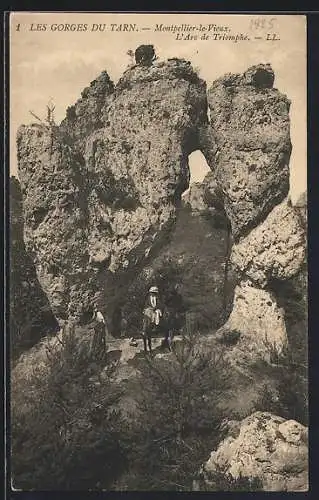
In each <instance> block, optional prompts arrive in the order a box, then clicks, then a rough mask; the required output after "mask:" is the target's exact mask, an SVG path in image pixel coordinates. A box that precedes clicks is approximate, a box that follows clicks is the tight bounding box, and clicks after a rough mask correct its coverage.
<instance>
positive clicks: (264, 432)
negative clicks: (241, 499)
mask: <svg viewBox="0 0 319 500" xmlns="http://www.w3.org/2000/svg"><path fill="white" fill-rule="evenodd" d="M307 443H308V429H307V428H306V427H305V426H303V425H302V424H300V423H299V422H296V421H295V420H285V419H284V418H282V417H279V416H276V415H273V414H271V413H268V412H255V413H253V414H252V415H250V416H249V417H247V418H245V419H244V420H242V421H241V422H239V424H238V426H237V427H236V433H235V434H234V433H230V434H229V436H227V437H226V439H224V441H222V442H221V443H220V444H219V446H218V448H217V449H216V450H215V451H213V452H212V453H211V456H210V458H209V460H208V461H207V462H206V463H205V465H204V467H203V476H204V478H205V482H206V484H207V485H208V486H209V485H213V478H214V475H215V474H216V472H218V473H220V472H222V473H223V474H228V475H230V476H231V477H232V478H234V479H238V478H239V477H240V476H242V477H245V478H248V479H250V480H251V481H252V480H256V479H257V480H258V481H259V482H260V483H261V487H262V489H263V490H265V491H296V492H301V491H307V490H308V446H307Z"/></svg>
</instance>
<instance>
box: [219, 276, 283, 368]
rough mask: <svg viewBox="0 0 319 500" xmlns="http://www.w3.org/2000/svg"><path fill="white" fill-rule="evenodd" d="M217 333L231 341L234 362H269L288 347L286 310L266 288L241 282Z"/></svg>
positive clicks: (237, 363)
mask: <svg viewBox="0 0 319 500" xmlns="http://www.w3.org/2000/svg"><path fill="white" fill-rule="evenodd" d="M216 336H217V339H220V341H221V342H223V343H225V344H228V345H230V346H232V345H233V347H232V349H231V353H230V356H229V357H230V359H231V361H232V363H235V364H236V365H240V366H241V367H242V366H244V367H247V366H249V365H250V364H252V363H254V362H255V361H256V360H257V359H258V358H259V359H264V360H267V361H269V362H271V361H273V356H276V355H277V354H278V355H280V354H281V353H282V352H283V351H284V349H285V348H286V347H287V332H286V325H285V312H284V310H283V309H281V308H279V307H278V305H277V302H276V299H275V298H274V296H273V295H272V294H270V293H269V292H268V291H266V290H262V289H260V288H256V287H254V286H253V285H252V284H251V283H250V282H241V283H240V284H239V285H238V286H237V287H236V288H235V296H234V302H233V309H232V312H231V313H230V316H229V318H228V320H227V321H226V323H225V324H224V325H223V326H222V327H221V328H220V329H219V331H218V332H217V334H216Z"/></svg>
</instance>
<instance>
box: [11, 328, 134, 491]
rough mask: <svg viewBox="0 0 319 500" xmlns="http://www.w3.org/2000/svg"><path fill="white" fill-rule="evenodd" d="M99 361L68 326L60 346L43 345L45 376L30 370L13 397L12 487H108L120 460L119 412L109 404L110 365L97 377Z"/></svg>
mask: <svg viewBox="0 0 319 500" xmlns="http://www.w3.org/2000/svg"><path fill="white" fill-rule="evenodd" d="M102 363H103V361H95V360H94V359H92V358H91V357H90V354H89V351H83V350H82V352H81V353H78V352H77V349H76V339H75V335H74V329H73V328H71V329H70V330H69V332H65V335H64V338H63V340H62V346H61V349H54V350H51V351H48V365H49V372H48V375H47V377H44V376H43V373H42V374H41V373H36V372H35V373H34V375H33V377H32V380H31V382H30V383H29V389H30V391H29V392H26V393H25V394H24V396H23V399H24V401H23V403H24V404H23V405H21V401H18V400H14V399H13V400H12V426H11V431H12V442H11V452H12V477H13V484H14V487H16V488H21V489H29V490H30V489H31V490H34V489H35V490H56V489H60V490H72V489H77V490H81V489H83V490H87V489H94V488H108V487H109V486H110V484H111V482H112V481H113V480H114V477H116V475H117V473H118V472H119V469H121V468H122V467H124V466H125V454H124V448H123V447H122V445H121V442H120V432H119V429H120V426H121V415H120V413H119V412H118V411H116V410H115V409H114V404H115V403H116V402H117V401H118V399H119V397H120V394H119V393H118V391H115V390H114V389H113V387H112V385H111V382H110V376H111V375H112V373H113V371H114V369H115V368H114V366H110V367H108V368H106V372H104V373H105V376H104V377H103V378H102V377H101V375H100V372H101V367H102V366H103V364H102ZM19 389H20V390H19V391H18V392H19V398H20V397H22V396H21V392H22V390H21V389H22V388H19ZM26 405H28V409H27V410H26ZM22 406H23V410H22Z"/></svg>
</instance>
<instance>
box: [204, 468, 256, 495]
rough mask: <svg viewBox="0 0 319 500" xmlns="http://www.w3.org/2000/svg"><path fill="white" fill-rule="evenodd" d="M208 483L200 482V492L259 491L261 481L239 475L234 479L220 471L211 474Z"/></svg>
mask: <svg viewBox="0 0 319 500" xmlns="http://www.w3.org/2000/svg"><path fill="white" fill-rule="evenodd" d="M207 479H208V481H209V482H206V481H205V482H204V481H202V482H201V487H200V491H261V490H262V489H263V487H262V481H261V480H260V479H259V478H256V477H253V478H250V477H246V476H242V475H239V477H238V478H234V477H233V476H232V475H231V474H227V473H225V472H222V471H215V472H211V473H210V474H209V475H208V477H207Z"/></svg>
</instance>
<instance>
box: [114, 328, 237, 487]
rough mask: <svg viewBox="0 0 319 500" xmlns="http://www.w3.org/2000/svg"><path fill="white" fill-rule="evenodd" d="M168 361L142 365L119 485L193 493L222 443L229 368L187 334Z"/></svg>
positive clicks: (190, 334) (192, 334)
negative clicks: (203, 467) (136, 408)
mask: <svg viewBox="0 0 319 500" xmlns="http://www.w3.org/2000/svg"><path fill="white" fill-rule="evenodd" d="M168 356H169V357H168V358H166V359H165V357H164V358H161V359H158V358H155V359H153V360H146V361H145V363H144V366H143V367H142V385H141V390H140V398H139V411H140V414H139V417H138V422H136V426H135V429H134V432H135V434H134V437H133V438H132V442H134V446H132V448H131V451H130V453H129V460H128V462H129V464H130V466H129V469H128V471H127V472H126V473H125V474H124V475H123V476H122V477H121V479H120V481H119V482H118V484H117V489H128V490H131V489H133V490H134V489H140V490H172V491H190V490H191V489H192V481H193V479H194V476H195V475H196V474H197V472H198V470H199V468H200V466H201V464H202V463H203V462H204V461H205V460H207V458H208V457H209V454H210V452H211V450H212V449H213V448H214V446H216V445H217V442H218V439H219V427H220V424H221V421H222V419H223V417H224V413H223V411H222V410H221V409H220V407H219V402H220V399H221V398H222V395H223V392H224V391H225V389H226V387H227V380H228V375H227V374H228V370H229V366H228V364H227V363H226V362H225V360H224V359H223V357H222V356H220V355H216V354H214V353H213V352H211V351H209V350H206V351H205V352H203V351H202V350H201V349H200V348H199V345H198V334H194V333H191V332H188V334H187V335H184V336H183V339H182V341H179V342H176V343H175V345H174V348H173V353H172V354H169V355H168Z"/></svg>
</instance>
